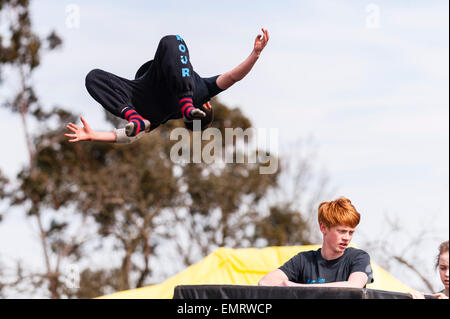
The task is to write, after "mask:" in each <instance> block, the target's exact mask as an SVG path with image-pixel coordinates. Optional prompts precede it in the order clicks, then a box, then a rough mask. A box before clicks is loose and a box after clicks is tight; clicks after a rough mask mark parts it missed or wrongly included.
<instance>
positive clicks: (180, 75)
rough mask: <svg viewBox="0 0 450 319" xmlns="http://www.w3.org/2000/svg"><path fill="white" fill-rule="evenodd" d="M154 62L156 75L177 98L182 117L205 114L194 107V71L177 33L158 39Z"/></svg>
mask: <svg viewBox="0 0 450 319" xmlns="http://www.w3.org/2000/svg"><path fill="white" fill-rule="evenodd" d="M154 64H155V65H156V66H157V72H158V77H161V78H163V79H164V80H165V82H166V85H167V87H168V89H169V91H170V93H171V94H173V95H175V96H176V97H177V98H178V101H179V102H178V104H179V106H180V110H181V113H182V114H183V117H184V118H185V119H187V120H192V119H193V118H196V117H203V116H205V113H204V112H202V111H201V110H199V109H197V108H195V107H194V101H193V99H192V96H193V93H194V79H193V76H194V71H193V68H192V65H191V62H190V57H189V50H188V47H187V45H186V43H185V42H184V40H183V39H182V38H181V37H180V36H179V35H167V36H165V37H163V38H162V39H161V40H160V41H159V45H158V49H157V50H156V54H155V58H154Z"/></svg>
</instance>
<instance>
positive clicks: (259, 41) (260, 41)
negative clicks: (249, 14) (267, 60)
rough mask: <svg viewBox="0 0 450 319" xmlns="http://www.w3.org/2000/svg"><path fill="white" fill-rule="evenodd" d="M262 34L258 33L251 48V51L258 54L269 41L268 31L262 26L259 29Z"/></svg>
mask: <svg viewBox="0 0 450 319" xmlns="http://www.w3.org/2000/svg"><path fill="white" fill-rule="evenodd" d="M261 30H262V32H263V34H262V35H260V34H258V35H257V36H256V39H255V46H254V48H253V51H254V52H255V53H256V54H257V55H258V56H259V55H260V54H261V51H262V50H263V49H264V47H265V46H266V44H267V42H268V41H269V31H267V30H265V29H264V28H262V29H261Z"/></svg>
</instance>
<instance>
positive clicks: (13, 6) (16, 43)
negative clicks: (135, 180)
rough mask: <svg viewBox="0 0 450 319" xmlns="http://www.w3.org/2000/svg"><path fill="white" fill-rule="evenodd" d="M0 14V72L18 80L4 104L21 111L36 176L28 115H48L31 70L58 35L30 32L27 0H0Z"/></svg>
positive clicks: (51, 278) (52, 277) (53, 278)
mask: <svg viewBox="0 0 450 319" xmlns="http://www.w3.org/2000/svg"><path fill="white" fill-rule="evenodd" d="M0 14H1V15H3V16H4V17H6V19H5V20H3V19H2V22H3V21H5V23H6V24H7V26H8V32H6V34H1V35H0V75H1V71H2V66H4V65H9V66H11V69H12V70H13V72H15V73H16V74H17V75H18V81H19V90H18V92H16V94H15V95H14V96H13V97H12V98H11V100H9V101H6V103H4V104H3V106H4V107H6V108H8V109H9V110H11V111H12V112H13V113H18V114H19V115H20V118H21V121H22V129H23V132H24V135H25V139H26V145H27V150H28V155H29V163H30V166H29V173H30V176H32V178H36V174H37V173H36V171H35V169H34V162H35V153H36V149H35V148H34V145H33V143H32V137H31V135H30V132H29V125H28V118H29V116H33V117H35V118H37V119H42V118H43V117H44V118H45V117H48V114H46V113H45V112H44V111H43V110H42V107H41V106H40V104H39V101H38V98H37V96H36V94H35V92H34V89H33V86H32V84H31V79H32V77H33V72H34V71H35V70H36V68H37V67H38V66H39V65H40V60H41V55H42V54H43V53H45V52H48V51H51V50H54V49H56V48H57V47H59V46H60V45H61V39H60V38H59V37H58V35H57V34H56V33H55V32H51V33H50V34H49V35H47V36H46V37H44V38H41V37H40V36H38V35H37V34H36V33H34V32H33V30H32V24H31V20H30V13H29V1H26V0H2V1H0ZM37 198H38V197H35V198H30V200H31V201H32V205H31V206H32V208H31V209H30V210H29V211H28V214H29V216H33V218H34V219H35V220H36V222H37V225H38V228H39V232H40V237H41V241H42V245H43V253H44V258H45V265H46V273H45V274H43V275H41V276H42V278H46V280H47V281H48V282H49V290H50V292H51V295H52V297H55V298H57V297H58V294H57V292H56V290H55V286H56V285H57V281H58V279H57V278H58V275H57V272H55V271H54V269H52V267H51V265H50V257H49V252H48V250H47V248H46V246H47V245H46V240H47V238H48V237H47V236H48V234H50V233H51V231H52V230H53V229H45V226H44V224H43V217H42V215H41V212H40V211H39V210H36V209H35V208H36V207H37V205H38V203H37V202H36V200H37Z"/></svg>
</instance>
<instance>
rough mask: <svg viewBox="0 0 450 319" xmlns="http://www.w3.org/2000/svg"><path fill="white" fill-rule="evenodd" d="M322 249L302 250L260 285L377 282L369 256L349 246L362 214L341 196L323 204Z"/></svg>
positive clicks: (269, 274) (333, 285)
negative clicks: (374, 280) (374, 279)
mask: <svg viewBox="0 0 450 319" xmlns="http://www.w3.org/2000/svg"><path fill="white" fill-rule="evenodd" d="M318 217H319V218H318V219H319V227H320V231H321V232H322V234H323V244H322V248H320V249H318V250H311V251H305V252H301V253H299V254H297V255H295V256H294V257H292V258H291V259H290V260H288V261H287V262H286V263H284V264H283V265H282V266H281V267H279V268H277V269H275V270H273V271H271V272H269V273H268V274H266V275H265V276H264V277H263V278H262V279H261V280H260V281H259V283H258V285H260V286H308V287H310V286H319V285H320V286H321V287H352V288H364V287H365V286H366V284H368V283H371V282H373V275H372V268H371V266H370V257H369V255H368V254H367V253H366V252H365V251H363V250H361V249H356V248H351V247H347V246H348V245H349V244H350V241H351V240H352V237H353V234H354V232H355V229H356V226H357V225H358V224H359V221H360V214H359V213H358V211H357V210H356V209H355V207H354V206H353V204H352V203H351V201H350V200H349V199H347V198H345V197H340V198H338V199H336V200H334V201H331V202H323V203H321V204H320V205H319V216H318Z"/></svg>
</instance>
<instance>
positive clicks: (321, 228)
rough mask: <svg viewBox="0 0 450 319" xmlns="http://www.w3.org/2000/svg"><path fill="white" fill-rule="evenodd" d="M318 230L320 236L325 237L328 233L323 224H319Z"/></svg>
mask: <svg viewBox="0 0 450 319" xmlns="http://www.w3.org/2000/svg"><path fill="white" fill-rule="evenodd" d="M319 228H320V231H321V232H322V234H324V235H326V234H327V232H328V227H327V226H326V225H325V224H324V223H319Z"/></svg>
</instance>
